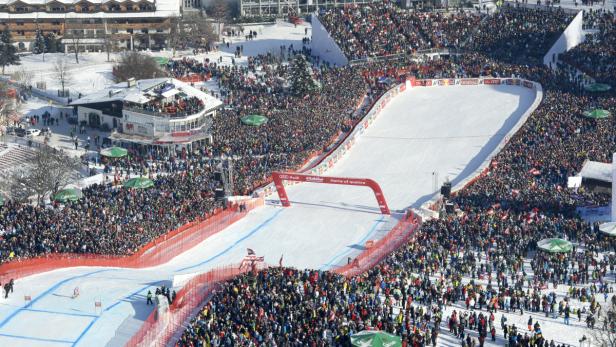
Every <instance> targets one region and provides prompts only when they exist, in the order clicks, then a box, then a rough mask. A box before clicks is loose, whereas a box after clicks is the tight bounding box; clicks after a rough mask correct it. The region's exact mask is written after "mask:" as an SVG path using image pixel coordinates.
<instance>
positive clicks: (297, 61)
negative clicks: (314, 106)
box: [291, 54, 317, 96]
mask: <svg viewBox="0 0 616 347" xmlns="http://www.w3.org/2000/svg"><path fill="white" fill-rule="evenodd" d="M316 87H317V86H316V83H315V82H314V80H313V79H312V76H311V75H310V67H309V65H308V62H307V61H306V57H304V55H302V54H298V55H296V56H295V58H294V59H293V62H292V63H291V91H292V92H293V94H295V95H297V96H305V95H306V94H309V93H311V92H313V91H314V90H316Z"/></svg>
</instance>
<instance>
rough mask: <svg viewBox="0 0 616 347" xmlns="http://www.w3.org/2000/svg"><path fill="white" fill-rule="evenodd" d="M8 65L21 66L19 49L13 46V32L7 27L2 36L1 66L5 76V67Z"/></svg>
mask: <svg viewBox="0 0 616 347" xmlns="http://www.w3.org/2000/svg"><path fill="white" fill-rule="evenodd" d="M7 65H19V56H18V55H17V48H16V47H15V46H14V45H13V42H12V39H11V32H10V31H9V28H8V26H5V27H4V31H2V34H1V35H0V66H2V74H3V75H4V67H5V66H7Z"/></svg>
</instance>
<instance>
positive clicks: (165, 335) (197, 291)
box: [125, 264, 267, 347]
mask: <svg viewBox="0 0 616 347" xmlns="http://www.w3.org/2000/svg"><path fill="white" fill-rule="evenodd" d="M265 267H267V265H265V264H262V265H261V266H258V267H255V268H243V269H242V268H240V265H239V264H235V265H227V266H222V267H219V268H216V269H213V270H210V271H208V272H206V273H203V274H199V275H197V276H195V277H193V278H192V279H191V280H190V281H188V283H186V285H184V287H183V288H182V289H181V290H180V291H179V292H178V293H177V296H176V298H175V300H174V301H173V303H172V304H171V305H170V306H169V308H168V310H167V312H159V310H157V309H156V308H155V309H154V310H152V312H151V313H150V315H149V316H148V318H147V319H146V320H145V322H144V323H143V325H142V326H141V328H140V329H139V331H137V332H136V333H135V334H134V335H133V336H132V337H131V339H130V340H129V341H128V342H127V343H126V345H125V346H126V347H136V346H166V345H167V344H168V343H169V342H170V341H171V340H172V339H174V338H175V339H179V337H180V335H181V334H182V332H183V331H184V329H185V327H186V325H187V324H188V323H190V319H191V318H192V317H194V316H196V315H197V314H198V312H199V310H201V308H202V307H203V305H205V303H206V301H207V300H208V299H209V298H210V296H211V295H212V294H213V293H214V291H215V290H216V289H217V288H219V287H220V283H222V282H224V281H227V280H229V279H231V278H233V277H235V276H238V275H240V274H242V273H246V272H248V271H250V270H261V269H263V268H265Z"/></svg>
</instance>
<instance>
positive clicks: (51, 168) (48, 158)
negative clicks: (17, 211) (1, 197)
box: [11, 146, 81, 204]
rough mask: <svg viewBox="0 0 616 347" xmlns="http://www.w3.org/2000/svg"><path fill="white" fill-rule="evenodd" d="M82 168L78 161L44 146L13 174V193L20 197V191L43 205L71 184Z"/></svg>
mask: <svg viewBox="0 0 616 347" xmlns="http://www.w3.org/2000/svg"><path fill="white" fill-rule="evenodd" d="M80 167H81V164H80V163H79V161H78V160H77V159H75V158H72V157H69V156H67V155H65V154H64V153H63V152H61V151H58V150H56V149H53V148H51V147H47V146H44V147H42V148H40V149H37V150H36V152H35V153H34V155H33V156H32V157H31V158H30V159H28V161H27V162H26V163H25V164H24V165H23V166H22V168H21V169H20V170H16V171H15V172H14V173H13V177H12V179H11V182H12V185H13V188H12V189H11V191H12V192H13V193H14V194H16V195H20V194H19V193H18V192H20V191H21V192H22V194H23V195H25V194H27V195H28V196H32V195H34V196H36V201H37V202H38V203H39V204H41V203H43V201H44V199H45V197H46V196H47V195H48V194H53V193H56V192H57V191H58V190H60V188H62V187H64V186H66V185H67V184H68V183H70V181H71V178H72V177H73V175H74V174H75V172H77V171H78V170H79V169H80Z"/></svg>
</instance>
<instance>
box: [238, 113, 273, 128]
mask: <svg viewBox="0 0 616 347" xmlns="http://www.w3.org/2000/svg"><path fill="white" fill-rule="evenodd" d="M267 121H268V119H267V117H265V116H262V115H259V114H250V115H248V116H244V117H242V123H244V124H246V125H252V126H261V125H263V124H265V123H267Z"/></svg>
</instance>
